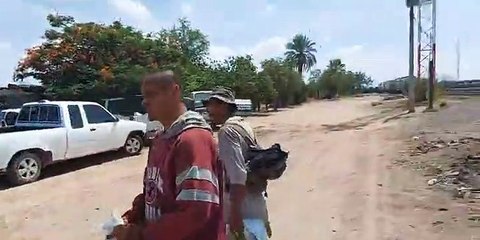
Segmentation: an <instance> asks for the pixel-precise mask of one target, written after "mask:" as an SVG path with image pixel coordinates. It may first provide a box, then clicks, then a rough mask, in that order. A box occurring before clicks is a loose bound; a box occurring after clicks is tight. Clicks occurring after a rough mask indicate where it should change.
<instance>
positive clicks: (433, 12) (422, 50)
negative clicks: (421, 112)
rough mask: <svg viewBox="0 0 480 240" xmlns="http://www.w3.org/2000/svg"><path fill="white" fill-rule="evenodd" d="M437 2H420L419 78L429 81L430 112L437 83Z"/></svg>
mask: <svg viewBox="0 0 480 240" xmlns="http://www.w3.org/2000/svg"><path fill="white" fill-rule="evenodd" d="M436 3H437V1H436V0H419V1H418V66H417V71H418V72H417V78H418V79H419V80H420V81H422V84H423V80H425V79H427V81H428V83H427V90H428V94H427V99H428V108H427V109H428V110H431V109H433V101H434V92H435V81H436V72H437V71H436V62H437V61H436V47H437V46H436V35H437V32H436V30H437V26H436V25H437V19H436V18H437V9H436V8H437V4H436Z"/></svg>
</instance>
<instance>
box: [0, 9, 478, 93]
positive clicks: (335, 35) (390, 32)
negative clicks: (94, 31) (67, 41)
mask: <svg viewBox="0 0 480 240" xmlns="http://www.w3.org/2000/svg"><path fill="white" fill-rule="evenodd" d="M404 3H405V1H404V0H362V1H360V0H302V3H301V4H299V3H298V1H295V0H175V1H174V0H0V86H3V85H6V84H7V83H8V82H10V81H11V78H12V73H13V69H14V67H15V65H16V63H17V62H18V60H19V59H20V58H21V57H22V56H23V55H24V52H25V49H26V48H29V47H31V46H34V45H36V44H38V43H41V41H42V39H41V35H42V33H43V32H44V30H45V29H46V28H47V22H46V20H45V17H46V15H47V14H48V13H52V12H54V11H57V12H59V13H60V14H68V15H72V16H74V17H75V19H76V20H77V21H97V22H105V23H109V22H111V21H113V20H118V19H120V20H121V21H123V22H125V23H127V24H130V25H133V26H136V27H138V28H140V29H142V30H145V31H155V30H159V29H161V28H162V27H169V26H171V25H172V24H173V23H174V22H175V21H176V19H177V18H179V17H182V16H185V17H188V18H189V19H190V20H191V21H192V23H193V25H194V26H195V27H198V28H200V29H201V30H202V31H203V32H204V33H206V34H207V35H208V36H209V40H210V41H211V47H210V52H211V57H212V58H215V59H222V58H225V57H227V56H230V55H237V54H252V55H253V57H254V58H255V60H256V62H257V63H258V62H260V61H261V60H262V59H265V58H269V57H276V56H282V54H283V52H284V46H285V43H286V42H287V41H288V40H289V39H290V38H291V37H292V36H293V35H294V34H295V33H305V34H307V35H308V36H309V37H310V38H311V39H313V40H314V41H316V42H317V43H318V44H319V45H321V48H319V49H318V54H317V59H318V64H317V67H318V68H323V67H324V66H325V65H326V64H327V62H328V60H329V59H331V58H334V57H340V58H342V60H343V61H344V62H345V63H346V64H347V67H348V68H350V69H352V70H362V71H365V72H367V73H368V74H370V75H372V76H373V78H374V79H375V80H376V82H380V81H383V80H388V79H392V78H395V77H398V76H404V75H406V74H407V72H408V42H407V41H408V32H407V31H408V10H407V8H406V7H405V6H404ZM478 12H480V1H479V0H461V1H448V0H438V23H437V25H438V28H437V29H438V30H437V42H438V43H437V45H438V47H437V48H438V57H437V59H438V60H437V61H438V65H437V72H438V74H440V75H450V76H455V75H456V53H455V39H456V38H458V39H459V40H460V43H461V52H462V54H461V55H462V58H461V59H462V64H461V78H480V67H479V64H478V63H476V61H475V60H477V59H478V57H479V56H480V44H479V43H480V31H478V27H477V25H478V22H480V21H479V20H480V19H479V18H480V15H479V14H478Z"/></svg>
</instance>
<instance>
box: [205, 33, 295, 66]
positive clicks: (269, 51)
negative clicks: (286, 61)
mask: <svg viewBox="0 0 480 240" xmlns="http://www.w3.org/2000/svg"><path fill="white" fill-rule="evenodd" d="M287 41H288V39H287V38H284V37H280V36H275V37H271V38H267V39H264V40H261V41H259V42H258V43H257V44H255V45H254V46H250V47H248V46H241V47H237V48H231V47H226V46H216V45H212V46H211V47H210V57H211V58H212V59H214V60H222V59H225V58H227V57H230V56H236V55H246V54H249V55H252V57H253V59H254V62H255V64H257V65H260V62H261V61H263V60H265V59H268V58H274V57H281V56H283V53H284V52H285V45H286V43H287Z"/></svg>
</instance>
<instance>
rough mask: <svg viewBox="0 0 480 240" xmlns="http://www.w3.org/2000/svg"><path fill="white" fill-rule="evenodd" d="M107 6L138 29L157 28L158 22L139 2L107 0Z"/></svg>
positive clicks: (138, 0)
mask: <svg viewBox="0 0 480 240" xmlns="http://www.w3.org/2000/svg"><path fill="white" fill-rule="evenodd" d="M108 4H109V5H111V6H112V7H113V8H114V9H115V10H116V11H118V12H119V13H120V14H122V18H123V17H124V16H125V17H126V18H127V19H128V20H131V21H133V22H134V23H135V24H136V25H137V26H138V27H140V28H143V29H147V30H149V29H152V28H155V27H156V28H158V21H157V20H156V19H155V17H154V16H153V14H152V12H150V10H149V9H148V8H147V7H146V6H145V5H144V4H143V3H142V2H141V1H140V0H108Z"/></svg>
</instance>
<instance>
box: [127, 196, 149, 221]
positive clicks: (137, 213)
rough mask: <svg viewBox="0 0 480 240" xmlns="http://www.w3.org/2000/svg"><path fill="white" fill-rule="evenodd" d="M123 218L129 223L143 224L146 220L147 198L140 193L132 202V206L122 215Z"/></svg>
mask: <svg viewBox="0 0 480 240" xmlns="http://www.w3.org/2000/svg"><path fill="white" fill-rule="evenodd" d="M122 219H123V220H124V221H125V222H126V223H129V224H143V223H144V222H145V199H144V196H143V194H139V195H138V196H137V197H135V199H134V200H133V202H132V208H131V209H130V210H128V211H126V212H125V213H124V214H123V215H122Z"/></svg>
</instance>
